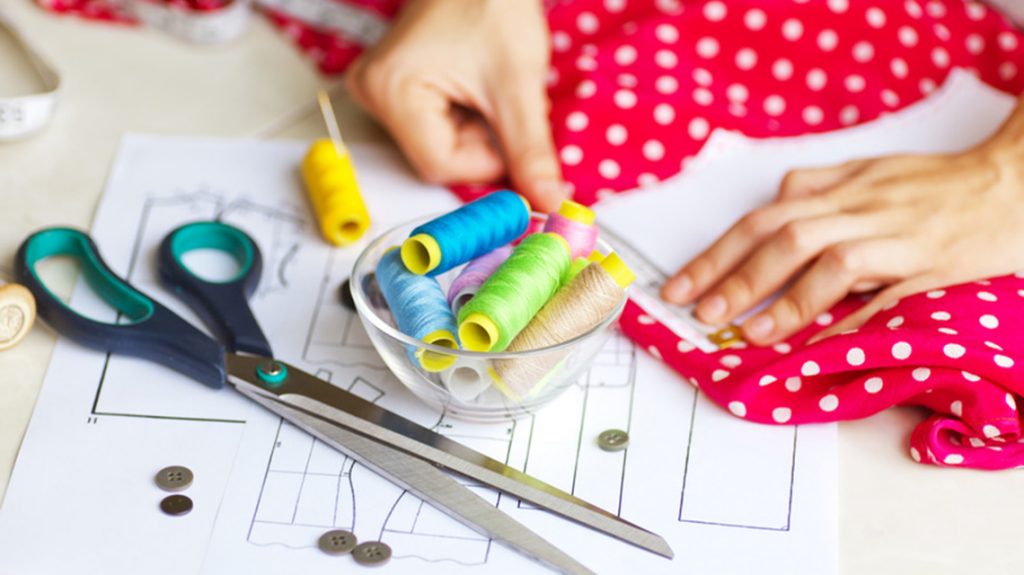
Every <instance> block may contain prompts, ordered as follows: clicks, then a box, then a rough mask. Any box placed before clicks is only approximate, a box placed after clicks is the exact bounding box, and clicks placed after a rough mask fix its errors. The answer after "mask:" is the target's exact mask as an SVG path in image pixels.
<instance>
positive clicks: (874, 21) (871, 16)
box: [864, 6, 886, 28]
mask: <svg viewBox="0 0 1024 575" xmlns="http://www.w3.org/2000/svg"><path fill="white" fill-rule="evenodd" d="M864 15H865V17H867V20H868V26H871V27H872V28H881V27H882V26H885V20H886V18H885V12H883V11H882V9H881V8H877V7H874V6H872V7H871V8H868V10H867V12H865V14H864Z"/></svg>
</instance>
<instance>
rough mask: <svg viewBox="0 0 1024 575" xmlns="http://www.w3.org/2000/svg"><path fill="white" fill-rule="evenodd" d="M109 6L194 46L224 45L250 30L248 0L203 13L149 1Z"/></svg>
mask: <svg viewBox="0 0 1024 575" xmlns="http://www.w3.org/2000/svg"><path fill="white" fill-rule="evenodd" d="M111 4H112V5H114V6H116V7H117V8H118V9H119V10H120V11H121V12H122V13H124V14H127V15H128V16H130V17H132V18H134V19H136V20H138V21H139V22H142V23H143V24H145V25H147V26H152V27H154V28H157V29H159V30H162V31H164V32H166V33H168V34H170V35H171V36H174V37H176V38H179V39H181V40H185V41H186V42H191V43H193V44H205V45H217V44H226V43H227V42H230V41H231V40H234V39H235V38H237V37H238V36H240V35H241V34H242V32H245V31H246V30H247V29H248V28H249V20H250V18H251V16H252V2H251V1H250V0H228V1H227V2H225V3H224V4H221V5H220V6H215V7H211V8H210V9H205V10H196V9H193V8H191V7H190V6H189V5H188V4H183V5H177V4H164V3H161V2H152V1H150V0H111Z"/></svg>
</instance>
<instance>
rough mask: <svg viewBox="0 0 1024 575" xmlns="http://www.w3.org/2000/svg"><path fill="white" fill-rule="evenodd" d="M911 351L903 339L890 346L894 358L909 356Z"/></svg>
mask: <svg viewBox="0 0 1024 575" xmlns="http://www.w3.org/2000/svg"><path fill="white" fill-rule="evenodd" d="M911 351H913V350H912V349H911V347H910V344H909V343H907V342H905V341H901V342H899V343H896V344H895V345H893V346H892V356H893V357H895V358H896V359H907V358H908V357H910V353H911Z"/></svg>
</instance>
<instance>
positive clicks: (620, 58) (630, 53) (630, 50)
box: [615, 44, 636, 66]
mask: <svg viewBox="0 0 1024 575" xmlns="http://www.w3.org/2000/svg"><path fill="white" fill-rule="evenodd" d="M633 62H636V48H634V47H632V46H630V45H629V44H626V45H624V46H619V49H618V50H616V51H615V63H616V64H618V65H620V66H628V65H630V64H632V63H633Z"/></svg>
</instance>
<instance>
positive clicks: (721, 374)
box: [711, 369, 729, 381]
mask: <svg viewBox="0 0 1024 575" xmlns="http://www.w3.org/2000/svg"><path fill="white" fill-rule="evenodd" d="M727 377H729V372H728V371H726V370H724V369H716V370H715V371H713V372H712V373H711V380H712V381H722V380H723V379H725V378H727Z"/></svg>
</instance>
